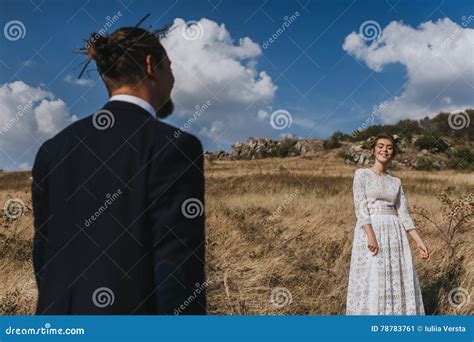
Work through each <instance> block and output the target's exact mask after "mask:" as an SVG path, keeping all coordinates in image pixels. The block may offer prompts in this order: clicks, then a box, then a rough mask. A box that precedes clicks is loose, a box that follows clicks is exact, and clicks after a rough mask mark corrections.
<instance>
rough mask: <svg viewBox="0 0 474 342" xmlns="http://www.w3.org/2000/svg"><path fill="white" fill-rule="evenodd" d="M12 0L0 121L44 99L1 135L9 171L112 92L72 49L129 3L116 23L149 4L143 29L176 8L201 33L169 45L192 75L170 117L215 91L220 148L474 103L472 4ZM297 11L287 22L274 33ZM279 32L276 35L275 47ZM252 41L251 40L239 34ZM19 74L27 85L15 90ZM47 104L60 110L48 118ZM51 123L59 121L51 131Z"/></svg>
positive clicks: (205, 124)
mask: <svg viewBox="0 0 474 342" xmlns="http://www.w3.org/2000/svg"><path fill="white" fill-rule="evenodd" d="M0 4H1V11H0V19H1V24H2V27H4V30H5V28H6V25H7V24H8V23H10V22H12V21H14V20H16V21H20V22H21V23H22V24H23V26H24V32H22V35H23V37H22V38H20V39H16V38H13V39H12V38H11V37H10V39H7V36H6V35H7V33H6V32H5V31H4V34H3V36H2V37H0V39H1V49H0V86H2V87H3V89H2V94H1V95H2V96H1V97H0V101H2V102H0V105H2V106H3V107H0V109H1V111H2V112H3V114H2V116H0V121H1V120H3V122H0V126H2V125H3V126H5V125H6V124H7V123H8V121H9V120H10V123H11V120H12V115H13V116H14V114H15V110H13V111H12V108H17V110H18V108H19V106H25V105H26V103H23V102H24V101H26V100H25V99H27V98H28V96H32V98H33V105H32V108H30V107H28V108H27V109H28V110H25V113H24V115H23V114H22V116H21V118H18V115H17V118H16V119H13V120H14V122H13V124H10V126H14V127H13V128H12V127H10V126H8V128H9V130H8V132H5V133H4V134H2V135H0V139H2V140H3V142H1V143H0V158H1V159H0V168H4V169H22V168H23V169H27V168H29V167H30V166H31V164H32V160H33V157H34V154H35V152H36V150H37V148H38V147H39V144H40V143H41V142H42V141H43V140H44V139H46V138H48V137H49V136H51V135H53V134H54V133H55V132H54V131H55V130H58V129H60V128H62V127H64V126H65V125H67V124H68V123H69V122H72V121H73V120H75V119H77V118H82V117H85V116H87V115H90V114H92V113H94V112H95V111H96V110H97V109H99V108H100V107H101V106H102V105H103V104H104V103H105V101H107V97H108V96H107V92H106V90H105V88H104V86H103V84H102V82H101V81H100V80H98V75H97V73H95V72H92V73H91V74H90V75H91V79H90V80H88V81H84V82H85V83H86V84H82V85H80V84H76V82H75V78H76V77H77V75H78V74H79V71H80V67H78V65H79V63H81V62H82V61H84V57H83V56H78V55H75V54H73V53H72V51H73V50H75V49H77V48H79V47H81V46H82V45H83V39H85V38H87V37H88V36H89V34H90V33H91V32H94V31H98V30H99V29H100V28H102V27H104V25H105V23H106V22H107V19H106V17H107V16H113V15H116V14H117V13H118V12H120V13H121V16H120V19H119V20H118V21H117V22H116V23H114V24H113V25H112V27H111V29H110V32H112V31H114V30H115V29H116V28H119V27H121V26H132V25H135V23H136V22H137V21H138V20H139V19H140V18H142V17H143V16H144V15H145V14H146V13H151V16H150V17H149V18H148V20H147V21H146V22H145V23H144V25H142V27H147V26H148V25H151V24H154V26H155V27H159V26H163V25H168V24H169V25H173V24H174V25H175V26H179V24H180V23H182V22H181V21H176V18H181V19H182V20H183V22H185V23H186V24H185V25H188V26H189V25H191V26H192V25H198V28H201V29H202V32H201V35H202V37H201V38H199V39H201V41H202V42H204V43H203V44H201V45H200V43H199V39H198V41H196V40H194V41H192V44H191V43H190V42H189V40H183V39H182V37H178V36H175V37H170V39H169V41H170V42H169V45H170V46H171V44H172V42H174V43H176V44H177V45H178V48H176V49H174V50H173V52H169V54H170V57H173V56H176V57H175V60H173V63H174V65H173V68H176V72H175V73H178V77H177V83H178V82H181V84H180V83H178V84H177V85H176V87H177V89H176V97H177V99H176V102H178V106H177V112H176V113H175V114H174V115H173V116H171V117H170V118H168V119H166V121H167V122H169V123H171V124H173V125H176V126H182V125H183V124H184V123H185V122H188V120H189V118H190V117H192V116H193V108H195V107H196V106H201V105H203V104H205V103H206V101H210V102H211V105H210V106H208V107H209V108H207V109H206V110H205V111H203V113H202V115H201V114H200V115H199V117H198V118H197V119H196V120H195V121H193V122H192V124H190V125H189V128H187V129H188V130H189V131H190V132H191V133H194V134H196V135H198V136H199V137H200V138H201V140H202V141H203V143H204V147H205V149H208V150H219V149H229V147H230V145H231V144H232V142H235V141H242V140H245V139H246V138H248V137H249V136H255V135H257V136H269V137H275V138H279V137H282V136H283V135H286V134H293V135H296V136H300V137H315V138H325V137H328V136H329V135H330V134H332V133H333V132H334V131H335V130H341V131H343V132H348V133H350V132H351V131H353V130H354V129H356V128H358V127H360V126H361V124H363V123H364V122H366V120H367V118H369V117H370V116H371V114H372V113H373V112H374V110H375V109H376V108H380V106H381V105H382V107H383V108H386V109H384V110H383V111H381V112H380V113H381V115H376V116H375V118H374V120H373V123H380V122H395V121H398V120H400V119H403V118H420V117H423V116H425V115H434V114H436V113H437V112H439V111H441V110H462V109H463V108H467V107H470V106H471V107H474V103H472V102H474V101H473V100H472V96H469V92H470V94H472V90H473V89H472V85H473V84H474V82H473V81H474V68H473V66H472V60H473V59H474V58H473V57H474V55H473V54H474V53H473V49H472V44H471V45H470V47H469V42H472V41H473V33H472V32H473V27H474V17H472V15H473V14H474V3H473V2H472V1H451V2H448V1H383V0H378V1H315V0H312V1H309V0H299V1H278V0H274V1H250V0H245V1H229V0H222V1H220V0H212V1H207V0H193V1H192V0H188V1H186V0H178V1H174V0H160V1H138V0H135V1H130V0H123V1H112V0H111V1H105V0H104V1H50V0H45V1H40V0H36V1H13V0H8V1H5V0H2V1H0ZM296 13H297V15H296ZM292 15H293V20H291V21H292V22H291V23H290V24H289V25H287V27H285V30H284V32H283V33H281V34H277V35H275V34H276V32H277V30H278V29H279V28H281V27H282V26H284V23H285V21H286V22H287V23H288V19H289V18H290V17H291V16H292ZM203 18H206V19H207V20H204V19H203ZM190 21H196V22H197V23H194V24H192V23H191V24H190ZM368 21H372V22H375V23H376V24H377V25H378V28H377V26H373V27H375V30H376V31H377V30H379V31H378V32H377V37H376V39H371V38H370V37H369V38H368V39H366V40H364V39H362V40H361V39H360V37H361V34H363V33H360V32H359V29H360V27H361V25H362V24H363V23H367V22H368ZM430 22H431V23H430ZM222 24H223V25H224V26H222ZM420 25H422V26H420ZM216 32H220V33H222V32H225V33H226V34H228V36H229V37H230V38H231V39H232V40H229V39H224V40H223V41H222V40H219V39H220V38H216V37H219V35H218V34H217V33H216ZM351 34H352V35H351ZM274 35H275V36H274ZM272 36H274V37H276V39H275V40H274V42H273V43H271V44H269V46H264V43H265V42H268V39H269V38H270V37H272ZM211 37H213V38H211ZM245 37H248V38H249V40H248V41H247V43H248V44H247V43H242V42H241V41H240V42H239V40H240V39H243V38H245ZM366 38H367V37H366ZM176 44H175V45H174V46H176ZM213 44H215V45H213ZM216 44H220V45H219V46H222V44H224V45H225V46H226V47H227V48H228V47H233V46H237V47H238V52H235V53H234V52H226V53H223V54H222V55H221V54H220V55H219V56H222V58H223V59H225V60H227V61H230V62H232V63H230V64H224V63H223V65H232V66H235V69H232V68H234V67H232V68H230V69H227V68H226V69H225V70H221V69H216V68H217V66H216V65H215V64H216V63H214V62H209V60H206V59H208V58H209V59H210V58H212V61H215V60H214V58H217V57H216V55H215V54H213V55H210V54H209V53H208V52H209V51H207V50H206V49H207V48H209V49H211V50H212V49H213V46H217V45H216ZM267 45H268V44H267ZM165 46H166V45H165ZM257 46H258V47H257ZM432 46H434V48H433V47H432ZM203 47H204V48H203ZM206 47H207V48H206ZM426 47H428V48H426ZM193 49H196V52H194V50H193ZM223 51H231V50H230V49H226V50H223ZM232 51H233V50H232ZM236 51H237V50H236ZM454 51H455V52H456V57H453V55H452V54H453V53H454ZM459 55H461V57H459ZM190 56H191V61H192V63H195V64H196V66H197V68H198V69H199V68H200V69H199V71H200V74H199V75H201V76H199V77H201V79H200V80H197V81H196V82H197V84H198V86H196V88H193V87H192V86H191V85H190V84H187V82H188V81H189V79H190V77H194V76H190V75H189V70H190V69H186V65H184V61H189V60H190V59H189V58H190ZM193 56H195V57H196V59H192V58H193ZM172 59H173V58H172ZM180 62H181V63H183V65H179V63H180ZM91 69H93V67H91ZM181 70H182V71H181ZM193 70H197V69H193ZM262 72H264V73H265V75H264V76H262V74H261V73H262ZM216 75H218V76H220V75H222V77H223V81H224V82H225V84H226V85H227V84H229V87H228V89H230V90H229V93H228V94H226V92H227V89H224V90H223V91H222V93H220V92H218V93H219V96H214V95H215V94H216V92H214V89H213V87H218V84H217V83H215V82H216V81H215V78H216ZM248 75H251V76H248ZM225 77H229V78H228V80H226V79H225ZM248 77H250V79H249V78H248ZM86 79H88V78H87V76H86ZM15 81H21V82H23V83H24V85H22V87H19V86H18V83H17V87H16V88H14V89H13V88H11V87H9V85H11V84H13V83H14V82H15ZM239 82H240V83H239ZM199 84H200V86H199ZM219 84H220V85H222V84H221V83H219ZM241 85H243V86H248V87H249V88H248V89H247V92H246V94H249V96H248V98H245V99H232V96H236V97H237V96H238V95H237V93H238V89H239V87H241ZM203 88H205V89H207V92H206V90H203ZM216 89H217V88H216ZM460 89H462V90H461V91H460ZM464 89H467V90H468V91H469V92H467V91H466V92H465V90H464ZM26 94H28V96H26ZM221 94H222V96H220V95H221ZM252 94H253V95H255V98H252ZM244 97H245V96H244ZM201 99H202V101H201ZM15 101H16V102H15ZM19 101H20V102H19ZM21 101H23V102H21ZM42 101H46V102H47V103H42ZM55 101H56V102H55ZM384 101H386V102H384ZM470 101H472V102H470ZM27 102H28V101H27ZM384 103H385V104H386V106H385V107H384V106H383V104H384ZM40 105H41V106H40ZM38 107H39V108H38ZM9 110H10V112H11V113H10V114H8V115H7V114H5V113H6V112H8V111H9ZM48 110H49V111H51V112H55V116H54V117H52V118H50V117H48ZM275 111H277V112H278V111H280V112H282V111H283V113H285V115H289V117H290V121H291V124H288V123H287V124H286V125H285V127H283V129H281V128H282V127H278V128H279V129H275V127H274V125H273V126H272V121H271V120H273V118H272V113H275ZM59 112H61V113H59ZM377 113H379V112H377ZM194 114H195V113H194ZM40 116H42V117H41V118H40ZM29 117H35V118H33V119H31V120H30V118H29ZM372 117H373V116H372ZM49 123H50V124H51V127H52V128H51V129H49V128H50V127H49V126H48V127H45V126H47V125H48V124H49ZM19 135H23V136H21V137H19ZM0 141H1V140H0Z"/></svg>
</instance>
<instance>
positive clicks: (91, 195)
mask: <svg viewBox="0 0 474 342" xmlns="http://www.w3.org/2000/svg"><path fill="white" fill-rule="evenodd" d="M102 110H103V111H102V112H100V113H98V115H96V116H89V117H86V118H84V119H82V120H79V121H77V122H75V123H73V124H72V125H70V126H69V127H67V128H66V129H64V130H63V131H62V132H60V133H59V134H57V135H56V136H55V137H53V138H52V139H50V140H48V141H46V142H45V143H44V144H43V145H42V146H41V147H40V149H39V151H38V154H37V156H36V160H35V163H34V167H33V185H32V194H33V209H34V222H35V236H34V241H33V264H34V269H35V273H36V279H37V283H38V289H39V299H38V305H37V314H142V315H147V314H205V312H206V311H205V308H206V296H205V289H206V286H207V284H206V283H205V280H204V176H203V154H202V146H201V143H200V141H199V140H198V139H197V138H195V137H194V136H193V135H190V134H187V133H185V132H181V131H179V130H178V129H176V128H174V127H172V126H170V125H168V124H165V123H163V122H160V121H158V120H157V119H156V118H154V117H152V116H151V115H150V114H149V113H148V112H147V111H145V110H144V109H142V108H140V107H139V106H136V105H134V104H131V103H127V102H122V101H112V102H108V103H107V104H106V105H105V106H104V107H103V109H102ZM104 110H106V111H104ZM106 116H108V117H109V119H110V120H109V121H105V120H104V118H105V117H106ZM97 127H99V128H100V129H99V128H97ZM104 127H108V128H105V129H104Z"/></svg>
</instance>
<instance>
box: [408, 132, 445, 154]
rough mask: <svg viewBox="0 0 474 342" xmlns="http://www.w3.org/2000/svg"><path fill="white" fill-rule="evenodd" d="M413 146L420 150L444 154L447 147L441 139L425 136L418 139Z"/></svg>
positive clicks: (429, 135)
mask: <svg viewBox="0 0 474 342" xmlns="http://www.w3.org/2000/svg"><path fill="white" fill-rule="evenodd" d="M415 146H416V147H418V149H420V150H430V151H432V152H445V151H446V150H447V149H448V147H449V145H448V144H447V143H446V142H445V141H444V140H443V138H441V137H435V136H433V135H431V134H425V135H422V136H421V137H419V138H418V139H417V140H416V142H415Z"/></svg>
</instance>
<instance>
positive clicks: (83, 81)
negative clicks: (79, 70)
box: [64, 75, 94, 87]
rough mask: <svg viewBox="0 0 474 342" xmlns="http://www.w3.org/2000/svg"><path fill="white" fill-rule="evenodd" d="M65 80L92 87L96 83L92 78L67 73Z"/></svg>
mask: <svg viewBox="0 0 474 342" xmlns="http://www.w3.org/2000/svg"><path fill="white" fill-rule="evenodd" d="M64 82H66V83H71V84H75V85H79V86H84V87H91V86H92V85H93V84H94V81H92V80H91V79H85V78H77V77H75V76H71V75H67V76H66V77H64Z"/></svg>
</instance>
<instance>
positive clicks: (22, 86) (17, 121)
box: [0, 81, 77, 169]
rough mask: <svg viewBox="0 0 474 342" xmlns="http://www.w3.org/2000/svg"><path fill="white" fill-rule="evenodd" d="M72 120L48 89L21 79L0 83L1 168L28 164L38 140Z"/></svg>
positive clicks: (57, 130) (64, 106) (54, 132)
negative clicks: (31, 84) (33, 85)
mask: <svg viewBox="0 0 474 342" xmlns="http://www.w3.org/2000/svg"><path fill="white" fill-rule="evenodd" d="M75 120H77V117H76V116H75V115H71V114H70V113H69V110H68V108H67V107H66V104H65V103H64V102H63V101H62V100H61V99H56V98H55V96H54V95H53V94H52V93H51V92H49V91H46V90H44V89H42V88H40V87H37V88H35V87H32V86H30V85H28V84H26V83H24V82H22V81H15V82H12V83H7V84H2V85H0V155H1V156H2V157H1V159H0V160H1V161H2V165H0V168H6V169H25V168H29V167H31V166H30V165H31V161H32V160H33V157H34V155H35V153H36V151H37V149H38V147H39V144H40V143H42V142H43V141H45V140H46V139H48V138H50V137H52V136H53V135H54V134H56V133H57V132H59V131H60V130H61V129H62V128H64V127H65V126H67V125H68V124H70V123H72V122H73V121H75Z"/></svg>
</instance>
